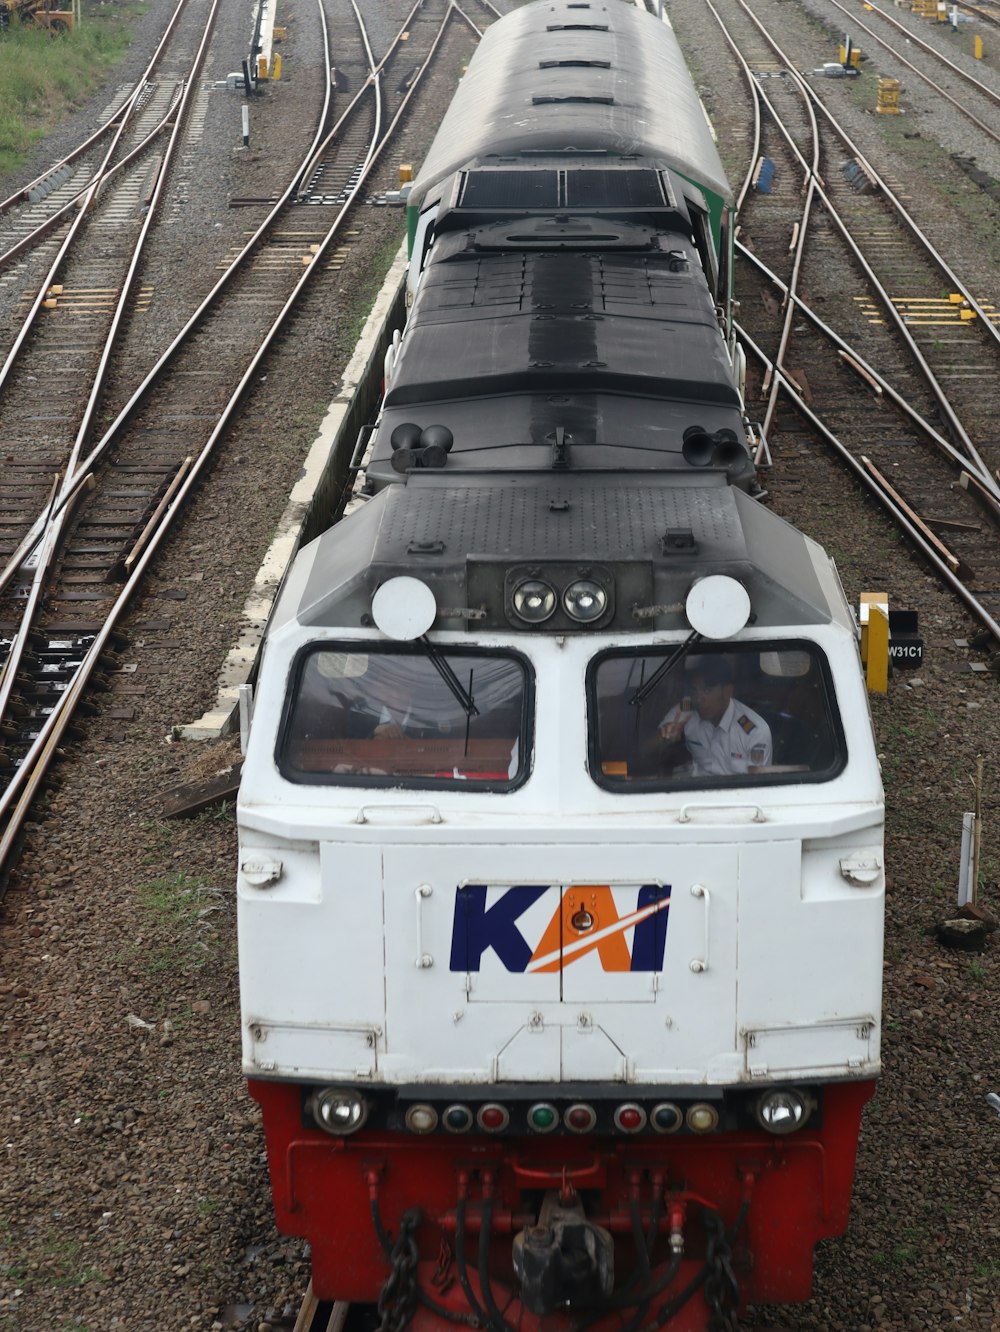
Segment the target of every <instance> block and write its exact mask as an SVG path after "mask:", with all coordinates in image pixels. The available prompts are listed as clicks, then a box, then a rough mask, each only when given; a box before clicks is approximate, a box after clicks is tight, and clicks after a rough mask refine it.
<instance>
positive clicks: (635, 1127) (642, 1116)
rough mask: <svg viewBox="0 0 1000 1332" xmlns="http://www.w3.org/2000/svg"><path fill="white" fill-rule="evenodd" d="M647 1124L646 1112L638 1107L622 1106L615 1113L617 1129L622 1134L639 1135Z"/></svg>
mask: <svg viewBox="0 0 1000 1332" xmlns="http://www.w3.org/2000/svg"><path fill="white" fill-rule="evenodd" d="M645 1123H646V1112H645V1110H643V1109H642V1107H641V1106H638V1105H620V1106H619V1107H618V1109H617V1110H616V1111H615V1127H616V1128H619V1129H621V1131H622V1133H638V1132H639V1130H640V1129H641V1128H643V1127H644V1126H645Z"/></svg>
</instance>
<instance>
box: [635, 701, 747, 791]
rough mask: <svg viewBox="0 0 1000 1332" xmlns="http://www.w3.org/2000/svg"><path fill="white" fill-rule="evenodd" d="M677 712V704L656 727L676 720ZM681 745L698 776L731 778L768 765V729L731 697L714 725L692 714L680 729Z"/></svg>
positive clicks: (678, 706)
mask: <svg viewBox="0 0 1000 1332" xmlns="http://www.w3.org/2000/svg"><path fill="white" fill-rule="evenodd" d="M680 712H681V708H680V705H679V704H678V705H677V707H673V708H671V709H670V711H669V712H668V713H667V715H666V716H665V717H664V719H663V721H662V722H661V723H660V725H661V726H666V725H668V724H669V723H670V722H673V721H676V720H677V718H678V716H679V715H680ZM684 743H685V744H686V745H687V748H688V752H689V753H690V755H691V762H692V765H693V771H694V773H695V775H696V776H700V777H730V776H735V775H738V774H740V773H745V772H747V771H748V770H749V769H750V768H766V767H767V766H768V765H769V764H770V762H771V728H770V726H768V724H767V722H766V721H765V720H764V718H763V717H762V716H761V715H760V713H759V712H754V710H753V708H748V707H747V706H746V704H745V703H740V702H739V700H738V699H735V698H732V699H730V700H729V704H728V706H727V708H726V710H725V712H724V713H723V714H722V717H721V718H720V719H719V724H718V726H714V725H713V724H712V723H711V722H710V721H706V720H705V718H704V717H699V716H698V714H697V712H695V713H692V715H691V717H690V718H689V719H688V722H687V724H686V726H685V727H684Z"/></svg>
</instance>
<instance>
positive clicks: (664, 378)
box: [368, 219, 743, 482]
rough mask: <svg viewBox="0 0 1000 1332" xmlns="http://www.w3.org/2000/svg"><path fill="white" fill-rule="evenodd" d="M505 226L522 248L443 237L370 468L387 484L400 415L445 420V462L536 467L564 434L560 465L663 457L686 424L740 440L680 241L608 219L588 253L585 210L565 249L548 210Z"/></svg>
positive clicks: (702, 292)
mask: <svg viewBox="0 0 1000 1332" xmlns="http://www.w3.org/2000/svg"><path fill="white" fill-rule="evenodd" d="M577 225H578V224H577V223H574V224H573V226H574V228H576V227H577ZM511 226H514V227H515V230H516V231H517V235H516V236H514V237H513V239H514V240H516V241H517V243H518V246H519V248H517V249H514V248H509V247H507V246H505V245H504V244H501V237H502V236H504V235H506V234H507V232H503V231H501V232H500V233H498V232H497V229H496V228H490V227H488V228H483V229H480V230H473V231H471V232H467V233H450V234H448V235H446V236H443V237H441V238H440V239H439V242H438V245H437V246H436V247H435V250H434V255H433V261H432V262H431V263H430V264H429V265H428V267H427V269H426V270H425V273H424V275H423V278H422V281H421V285H420V288H419V289H418V292H417V298H416V302H415V304H414V307H413V310H412V312H411V315H410V319H409V321H408V323H407V329H406V336H405V338H404V339H403V344H402V349H401V353H400V357H399V361H398V364H397V367H396V369H395V371H394V374H393V378H392V381H391V386H390V388H389V390H388V392H387V394H386V398H385V404H384V408H385V410H384V414H383V418H382V424H381V426H380V430H379V434H378V437H377V440H376V444H375V448H374V452H373V457H372V461H371V463H370V464H369V466H368V476H369V478H371V479H372V480H373V481H375V482H380V481H388V480H391V479H394V476H395V474H394V473H393V471H392V467H391V462H390V459H391V448H390V443H389V441H390V437H391V434H392V432H393V430H394V429H395V428H396V426H398V425H399V424H401V423H403V422H413V423H415V424H417V425H419V426H420V427H421V428H423V427H426V426H429V425H445V426H447V427H448V429H449V430H450V431H451V432H452V435H453V436H454V441H455V442H454V446H453V449H452V452H451V454H450V455H449V458H448V468H449V469H450V470H454V469H456V468H468V467H492V468H496V467H505V468H511V469H517V468H524V467H531V466H534V467H543V468H544V467H547V466H549V465H550V461H549V452H550V450H551V446H552V444H553V443H554V442H555V439H556V434H555V432H556V431H557V430H559V429H561V430H562V431H563V433H564V438H565V442H566V444H567V445H568V447H569V449H570V451H571V455H570V457H569V458H568V459H567V461H569V462H570V463H571V465H585V466H591V467H602V468H647V467H662V466H663V465H664V464H665V457H664V455H665V454H668V453H670V452H674V453H676V454H678V455H679V454H680V450H681V443H682V438H683V434H684V431H685V430H686V429H688V428H690V427H692V426H700V427H702V429H704V430H706V431H708V432H709V433H712V432H714V431H717V430H719V429H722V428H726V429H730V430H733V431H735V432H736V434H737V437H738V438H739V439H740V440H741V441H742V439H743V431H742V425H741V420H740V403H739V396H738V394H737V392H736V390H735V388H734V387H733V382H732V372H731V369H730V367H729V365H728V362H727V361H726V357H725V352H724V346H723V342H722V338H721V336H720V333H719V325H718V320H717V317H716V313H715V308H714V305H713V302H712V299H711V296H710V295H709V292H708V288H707V286H706V284H705V279H704V276H703V274H702V271H701V268H700V265H699V263H698V259H697V255H696V253H695V251H694V249H693V246H692V244H691V241H690V239H689V238H688V237H687V236H684V235H682V234H679V233H663V232H657V231H654V230H652V229H651V228H648V227H637V226H631V225H630V226H626V227H621V228H618V229H617V230H616V229H615V227H614V224H612V230H613V231H614V233H615V234H614V236H611V237H606V236H603V235H602V236H601V237H600V238H599V239H600V244H601V246H602V248H600V249H597V248H591V246H592V245H593V244H594V240H593V239H591V237H592V235H593V232H596V231H597V230H599V229H603V231H605V232H606V231H607V230H608V223H607V222H606V221H600V222H598V221H595V222H594V225H593V229H592V230H588V229H587V227H584V229H583V231H582V233H581V234H582V235H583V236H584V237H585V238H587V239H586V240H585V241H584V243H583V244H582V245H580V247H579V248H575V245H576V244H578V242H573V241H572V240H568V239H566V238H565V236H564V239H563V242H562V243H560V242H559V240H558V237H559V234H560V228H559V226H558V224H556V223H554V222H553V221H552V219H547V220H542V221H540V222H538V223H527V222H526V223H523V224H521V223H519V224H511ZM532 226H537V227H538V228H539V231H538V232H535V231H532V230H531V228H532ZM509 230H510V228H509V227H508V231H509ZM522 232H524V234H521V233H522ZM539 234H541V235H543V236H549V238H550V239H549V241H548V242H542V241H539V240H537V236H538V235H539ZM625 239H627V240H628V241H629V242H630V243H629V244H626V243H625ZM609 241H610V243H609ZM616 241H620V242H621V248H615V244H616ZM539 446H541V448H542V452H541V453H540V452H539ZM595 446H596V447H595ZM644 451H645V452H646V455H647V456H643V453H644Z"/></svg>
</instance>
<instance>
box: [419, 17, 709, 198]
mask: <svg viewBox="0 0 1000 1332" xmlns="http://www.w3.org/2000/svg"><path fill="white" fill-rule="evenodd" d="M525 151H531V152H532V153H566V152H573V151H577V152H579V153H588V154H589V153H595V152H601V153H607V154H609V155H611V156H612V157H620V156H623V155H638V156H640V157H644V158H648V159H652V160H653V161H654V162H656V163H658V164H659V165H662V166H666V167H670V168H672V169H673V170H674V171H676V172H678V173H679V174H680V175H682V176H684V177H685V178H686V179H688V180H690V181H692V182H694V183H695V184H696V185H699V186H701V187H702V188H703V189H704V190H706V191H708V192H710V193H711V194H713V195H715V196H718V197H722V198H724V199H727V200H728V199H731V197H732V196H731V191H730V188H729V184H728V182H727V181H726V176H725V172H724V171H723V168H722V163H721V161H720V160H719V154H718V151H717V149H716V147H715V143H714V141H713V139H712V134H711V130H710V128H709V125H708V122H707V120H706V118H705V113H704V109H703V108H702V105H701V102H700V101H699V99H698V94H697V92H696V90H695V87H694V84H693V82H692V80H691V76H690V74H689V73H688V70H687V67H686V66H685V64H684V58H683V56H682V55H681V51H680V48H679V46H678V45H677V40H676V38H675V37H674V34H673V31H672V29H671V28H670V27H669V26H668V25H667V24H665V23H662V22H660V21H659V20H657V19H655V18H654V17H653V16H652V15H651V14H647V13H644V12H641V11H640V10H638V9H635V8H633V7H632V6H630V5H626V4H623V3H620V0H608V3H606V4H599V3H591V4H581V3H576V4H574V3H567V2H566V0H562V2H561V3H556V4H552V3H548V2H547V0H539V2H538V3H536V4H532V5H528V6H527V7H525V8H524V9H519V10H516V11H515V12H514V13H511V14H508V15H506V16H505V17H504V18H502V19H501V20H499V22H497V23H495V24H494V25H493V26H492V27H491V28H489V29H488V30H487V32H486V33H485V35H484V36H483V39H482V41H481V43H480V45H479V49H478V51H477V52H476V54H475V56H474V58H473V60H472V62H471V63H470V65H469V68H468V71H467V72H466V74H465V77H464V78H463V79H462V81H461V83H460V84H459V87H458V91H457V92H456V94H455V98H454V100H453V101H452V104H451V106H450V108H449V110H448V112H447V114H446V115H445V117H444V120H443V121H442V124H441V128H440V129H439V130H438V133H437V136H436V137H435V139H434V142H433V144H432V145H431V148H430V151H429V153H428V154H427V158H426V160H425V161H424V164H423V166H422V168H421V170H420V174H419V176H418V177H417V180H416V182H415V183H414V186H413V189H412V191H411V193H410V203H411V204H414V205H417V206H420V205H421V204H422V203H423V201H424V199H425V198H426V196H427V195H428V193H429V192H430V191H431V190H432V189H433V187H434V186H435V185H437V184H439V183H440V182H441V181H443V180H445V179H446V178H447V177H448V176H450V175H452V174H453V173H454V172H456V171H458V170H460V169H462V168H464V167H467V166H470V165H472V164H474V163H479V164H484V163H487V162H488V161H489V160H490V159H492V158H498V157H505V156H507V157H509V156H511V155H516V154H519V153H522V152H525Z"/></svg>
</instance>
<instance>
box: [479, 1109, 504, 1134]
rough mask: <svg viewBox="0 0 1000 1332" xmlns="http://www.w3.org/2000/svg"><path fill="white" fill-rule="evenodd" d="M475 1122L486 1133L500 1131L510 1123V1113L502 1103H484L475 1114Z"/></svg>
mask: <svg viewBox="0 0 1000 1332" xmlns="http://www.w3.org/2000/svg"><path fill="white" fill-rule="evenodd" d="M476 1122H477V1123H478V1125H479V1127H480V1128H481V1129H484V1130H485V1132H487V1133H500V1132H502V1131H503V1130H504V1129H505V1128H506V1127H507V1125H508V1124H509V1123H510V1115H509V1114H508V1113H507V1111H506V1109H505V1108H504V1107H503V1106H502V1105H484V1106H482V1107H481V1109H480V1111H479V1114H478V1115H476Z"/></svg>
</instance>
